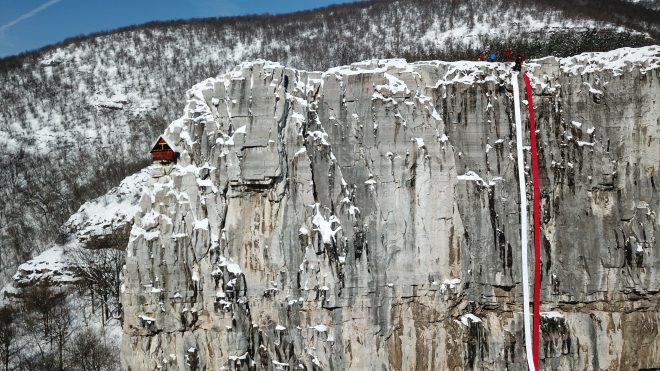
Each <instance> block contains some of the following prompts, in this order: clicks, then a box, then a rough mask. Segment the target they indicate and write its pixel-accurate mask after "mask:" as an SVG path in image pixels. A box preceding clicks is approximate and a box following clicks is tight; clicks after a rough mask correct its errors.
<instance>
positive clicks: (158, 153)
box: [151, 135, 179, 162]
mask: <svg viewBox="0 0 660 371" xmlns="http://www.w3.org/2000/svg"><path fill="white" fill-rule="evenodd" d="M178 158H179V151H178V150H177V148H176V146H175V145H174V144H173V143H172V141H170V140H169V139H168V138H167V137H165V136H164V135H161V136H160V137H158V140H157V141H156V144H154V146H153V148H151V159H152V160H153V161H163V162H176V160H177V159H178Z"/></svg>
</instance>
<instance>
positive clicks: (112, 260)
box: [72, 248, 126, 324]
mask: <svg viewBox="0 0 660 371" xmlns="http://www.w3.org/2000/svg"><path fill="white" fill-rule="evenodd" d="M72 256H73V259H72V260H73V262H74V265H75V270H76V272H77V274H78V277H79V278H80V281H79V282H78V287H79V288H80V289H81V292H82V294H83V295H84V293H87V294H88V295H89V298H90V300H91V302H92V310H95V307H97V306H98V307H100V309H101V320H102V323H104V324H105V322H106V321H107V320H108V319H110V318H111V317H119V316H120V314H121V303H120V301H119V296H120V294H121V292H120V287H121V278H122V276H121V272H122V267H123V266H124V264H125V262H126V252H125V251H121V250H116V249H108V248H106V249H97V250H88V249H80V250H77V251H76V252H74V253H73V254H72Z"/></svg>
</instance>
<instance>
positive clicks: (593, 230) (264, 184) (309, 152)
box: [122, 47, 660, 370]
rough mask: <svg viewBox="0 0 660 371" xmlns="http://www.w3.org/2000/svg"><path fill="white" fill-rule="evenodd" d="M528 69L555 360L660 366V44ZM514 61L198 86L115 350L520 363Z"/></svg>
mask: <svg viewBox="0 0 660 371" xmlns="http://www.w3.org/2000/svg"><path fill="white" fill-rule="evenodd" d="M527 67H528V70H529V71H530V73H531V74H533V75H534V78H533V81H534V89H535V96H534V102H533V104H534V105H535V107H536V112H537V125H538V128H539V132H538V134H537V135H538V140H539V148H538V149H539V153H540V159H539V162H540V164H539V165H540V169H541V170H540V175H541V192H542V213H543V215H542V223H543V226H542V234H543V236H542V242H543V248H542V254H543V256H542V259H543V264H542V278H543V281H542V288H541V290H542V300H543V304H542V311H543V321H542V343H541V358H542V360H541V362H542V364H543V368H544V369H572V370H601V369H612V370H615V369H625V370H632V369H634V370H636V369H641V368H650V367H660V334H659V331H660V330H659V327H660V314H658V310H657V306H658V299H659V298H660V294H659V293H658V290H659V288H660V282H659V281H660V274H659V273H658V268H659V267H660V253H659V248H660V246H659V244H658V238H657V236H658V233H660V231H659V230H660V222H659V221H658V217H657V215H658V211H659V210H658V208H659V203H660V200H659V198H658V194H659V193H658V182H660V179H659V177H660V175H659V173H658V170H659V167H660V142H659V140H660V131H659V130H660V126H659V125H660V122H659V121H660V48H659V47H648V48H643V49H625V50H618V51H614V52H610V53H601V54H594V55H581V56H577V57H574V58H569V59H562V60H556V59H554V58H548V59H544V60H539V61H535V62H533V63H530V64H529V65H528V66H527ZM509 68H510V66H504V65H503V64H499V63H492V64H487V63H472V62H469V63H468V62H457V63H444V62H424V63H415V64H407V63H405V62H404V61H399V60H389V61H371V62H363V63H358V64H353V65H351V66H346V67H340V68H335V69H331V70H329V71H326V72H323V73H320V72H306V71H297V70H292V69H288V68H284V67H282V66H280V65H277V64H271V63H267V62H255V63H249V64H244V65H242V66H240V67H239V68H237V69H235V70H234V71H233V72H231V73H229V74H227V75H224V76H221V77H219V78H217V79H209V80H206V81H204V82H202V83H200V84H198V85H197V86H195V87H194V88H193V89H192V90H190V91H189V93H188V98H189V100H188V103H187V106H186V109H185V113H184V116H183V117H182V118H181V119H179V120H177V121H175V122H173V123H172V124H171V125H170V127H169V128H168V129H167V133H166V134H167V135H168V136H169V137H170V138H172V139H174V140H176V141H178V145H179V146H180V148H182V154H181V159H180V161H179V163H178V164H176V165H164V166H162V167H160V168H156V170H154V173H153V177H152V180H151V182H150V185H149V186H148V187H147V188H146V189H145V191H144V194H143V197H142V200H141V202H140V211H139V212H138V214H137V216H136V220H135V225H134V227H133V230H132V232H131V240H130V243H129V246H128V255H129V257H128V263H127V266H126V272H125V277H126V278H125V285H124V287H123V290H124V294H123V305H124V336H123V344H122V359H123V363H124V366H125V367H126V368H127V369H132V370H144V369H154V368H158V367H162V368H165V369H179V370H188V369H191V370H220V369H228V370H231V369H259V370H265V369H308V370H309V369H324V370H343V369H352V370H375V369H379V370H412V369H418V370H426V369H435V370H441V369H449V370H463V369H475V370H479V369H488V370H504V369H511V370H520V369H523V368H524V367H525V365H526V361H525V353H524V339H523V330H522V314H521V312H522V304H521V303H522V288H521V284H520V281H521V278H520V270H521V269H520V236H519V234H520V233H519V231H520V222H519V215H520V214H519V205H518V202H517V200H518V199H519V195H518V187H517V183H516V182H517V180H516V176H515V175H516V173H515V171H516V167H515V148H514V147H515V130H514V125H513V99H512V91H511V85H510V83H509V78H510V69H509ZM529 103H531V102H528V104H529ZM525 111H526V110H525V109H524V107H523V112H525ZM526 135H528V134H526ZM525 142H526V143H529V137H526V138H525ZM526 155H527V156H528V157H529V151H526ZM527 161H529V158H527ZM528 179H529V173H528ZM528 190H529V194H531V183H530V184H528ZM530 225H531V221H530ZM530 266H531V261H530Z"/></svg>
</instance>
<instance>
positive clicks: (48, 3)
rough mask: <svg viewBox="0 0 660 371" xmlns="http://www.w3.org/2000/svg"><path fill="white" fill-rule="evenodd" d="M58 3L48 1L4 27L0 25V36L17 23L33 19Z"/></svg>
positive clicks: (56, 0)
mask: <svg viewBox="0 0 660 371" xmlns="http://www.w3.org/2000/svg"><path fill="white" fill-rule="evenodd" d="M60 1H62V0H50V1H48V2H47V3H45V4H42V5H40V6H38V7H36V8H34V9H32V10H30V11H29V12H27V13H25V14H23V15H21V16H20V17H18V18H16V19H14V20H13V21H11V22H9V23H7V24H4V25H2V26H0V34H3V33H4V32H5V31H7V30H8V29H9V28H11V27H13V26H15V25H16V24H17V23H19V22H22V21H24V20H26V19H28V18H32V17H34V16H35V15H37V14H39V13H40V12H41V11H43V10H45V9H46V8H48V7H51V6H53V5H55V4H57V3H59V2H60Z"/></svg>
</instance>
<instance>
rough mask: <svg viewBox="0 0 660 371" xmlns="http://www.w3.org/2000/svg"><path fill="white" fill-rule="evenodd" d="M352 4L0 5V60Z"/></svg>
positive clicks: (274, 0) (251, 0) (55, 1)
mask: <svg viewBox="0 0 660 371" xmlns="http://www.w3.org/2000/svg"><path fill="white" fill-rule="evenodd" d="M349 2H353V0H233V1H230V0H113V1H101V0H0V57H6V56H9V55H14V54H18V53H20V52H23V51H27V50H33V49H37V48H40V47H42V46H45V45H48V44H53V43H56V42H59V41H62V40H64V39H66V38H67V37H72V36H77V35H83V34H89V33H92V32H97V31H104V30H111V29H114V28H118V27H123V26H129V25H133V24H139V23H145V22H149V21H156V20H168V19H188V18H202V17H219V16H234V15H244V14H262V13H271V14H279V13H288V12H292V11H296V10H303V9H313V8H318V7H323V6H328V5H331V4H340V3H349Z"/></svg>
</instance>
